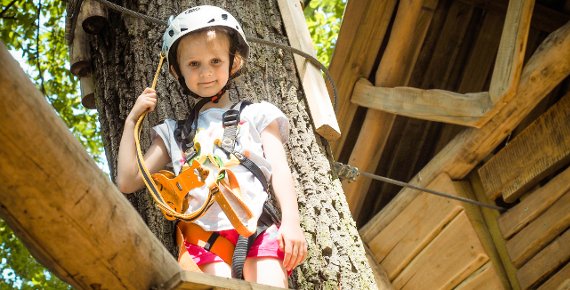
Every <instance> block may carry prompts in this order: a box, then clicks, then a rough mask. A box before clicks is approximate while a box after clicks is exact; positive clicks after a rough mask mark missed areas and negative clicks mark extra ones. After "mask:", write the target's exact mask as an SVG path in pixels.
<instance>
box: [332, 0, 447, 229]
mask: <svg viewBox="0 0 570 290" xmlns="http://www.w3.org/2000/svg"><path fill="white" fill-rule="evenodd" d="M423 2H424V1H420V0H416V1H405V2H401V3H400V4H399V6H398V12H397V14H396V19H395V20H394V23H393V26H392V32H391V34H390V40H389V41H388V44H387V47H386V50H385V52H384V54H383V55H382V60H381V61H380V65H379V67H378V70H377V71H376V81H375V85H377V86H386V87H392V86H396V85H402V84H405V83H406V82H407V80H408V78H409V76H410V74H411V71H412V69H413V66H414V62H415V59H417V56H418V53H419V50H420V49H421V44H422V42H423V39H425V36H426V33H427V29H428V28H429V23H430V21H425V22H423V23H421V24H423V25H424V26H423V27H420V26H419V25H418V24H419V23H418V19H419V15H421V14H422V13H425V14H428V15H432V14H433V11H434V8H435V7H436V6H437V2H438V0H429V1H426V3H423ZM411 44H414V45H411ZM394 118H395V116H394V115H392V114H388V113H384V112H381V111H375V110H368V112H367V113H366V118H365V120H364V123H363V124H362V127H361V129H360V133H359V135H358V137H357V141H356V144H355V146H354V148H353V150H352V153H351V155H350V158H349V164H351V165H353V166H356V167H358V168H360V169H361V170H364V171H368V172H374V171H375V169H376V166H377V165H378V162H379V160H380V156H381V153H382V151H383V148H384V146H385V145H386V141H387V140H388V136H389V135H390V129H391V127H392V124H393V123H394ZM370 140H373V141H372V142H370ZM369 186H370V180H369V179H363V178H360V179H358V180H356V181H355V182H352V183H348V182H343V188H344V191H345V194H346V199H347V201H348V204H349V207H350V210H351V212H352V215H353V216H354V218H355V220H358V216H359V214H360V209H361V208H362V203H363V202H364V198H363V196H364V194H365V193H366V191H367V190H368V187H369Z"/></svg>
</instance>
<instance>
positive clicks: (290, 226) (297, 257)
mask: <svg viewBox="0 0 570 290" xmlns="http://www.w3.org/2000/svg"><path fill="white" fill-rule="evenodd" d="M278 240H279V247H280V248H281V250H283V252H284V253H285V257H284V259H283V267H285V269H287V271H291V270H293V269H294V268H295V267H297V266H298V265H299V264H301V263H302V262H303V261H304V260H305V258H306V257H307V241H306V240H305V233H304V232H303V230H302V229H301V226H300V225H299V223H287V222H285V221H283V223H282V224H281V226H280V227H279V237H278Z"/></svg>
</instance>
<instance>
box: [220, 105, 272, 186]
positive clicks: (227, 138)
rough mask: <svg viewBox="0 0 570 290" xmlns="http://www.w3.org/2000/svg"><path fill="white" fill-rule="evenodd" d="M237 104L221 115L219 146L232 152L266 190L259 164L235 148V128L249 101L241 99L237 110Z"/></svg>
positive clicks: (266, 184)
mask: <svg viewBox="0 0 570 290" xmlns="http://www.w3.org/2000/svg"><path fill="white" fill-rule="evenodd" d="M237 104H238V103H236V104H234V105H233V106H232V108H231V109H229V110H227V111H226V112H225V113H224V114H223V115H222V125H223V126H224V134H223V137H222V142H221V143H222V144H221V146H220V148H221V149H222V150H223V151H224V152H225V153H226V154H228V155H230V154H233V155H234V156H235V157H236V158H237V159H238V160H239V162H240V164H241V165H243V166H244V167H245V168H247V169H248V170H249V171H250V172H251V173H252V174H253V175H254V176H255V177H256V178H257V180H259V182H261V185H262V186H263V189H265V190H266V191H267V190H268V188H269V184H268V182H267V179H266V178H265V175H264V174H263V172H262V171H261V169H260V168H259V166H257V164H255V163H254V162H253V161H251V160H250V159H249V158H247V157H246V156H245V155H243V154H241V153H240V152H238V151H236V150H235V143H236V139H237V130H238V125H239V122H240V114H241V111H242V110H243V109H244V108H245V107H246V106H248V105H250V104H251V102H248V101H242V102H241V105H240V109H239V110H236V109H234V108H233V107H235V106H236V105H237Z"/></svg>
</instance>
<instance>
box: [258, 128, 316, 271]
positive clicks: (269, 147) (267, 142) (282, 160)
mask: <svg viewBox="0 0 570 290" xmlns="http://www.w3.org/2000/svg"><path fill="white" fill-rule="evenodd" d="M261 142H262V143H263V151H264V153H265V156H266V157H267V159H268V160H269V163H270V164H271V168H272V174H271V175H272V176H273V178H271V184H272V185H273V190H274V192H275V197H276V198H277V201H278V202H279V206H280V207H281V215H282V217H281V227H280V228H279V234H280V238H279V245H280V247H281V248H282V249H283V251H284V252H285V258H284V259H283V266H284V267H285V268H286V269H287V270H288V271H290V270H292V269H293V268H295V267H296V266H297V265H299V264H300V263H301V262H303V260H304V259H305V258H306V257H307V242H306V240H305V234H304V232H303V229H301V226H300V218H299V207H298V206H297V193H296V192H295V187H294V184H293V176H292V175H291V170H290V169H289V165H288V163H287V156H286V155H285V149H284V148H283V143H281V137H280V134H279V125H278V124H277V121H273V122H271V124H269V125H268V126H267V127H266V128H265V130H263V131H262V132H261Z"/></svg>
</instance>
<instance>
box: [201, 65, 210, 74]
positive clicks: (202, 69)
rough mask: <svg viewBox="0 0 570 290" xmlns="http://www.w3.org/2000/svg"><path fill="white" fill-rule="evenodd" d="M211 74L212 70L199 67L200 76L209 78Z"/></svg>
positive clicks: (205, 66)
mask: <svg viewBox="0 0 570 290" xmlns="http://www.w3.org/2000/svg"><path fill="white" fill-rule="evenodd" d="M211 74H212V70H211V69H210V67H209V66H207V65H204V66H202V67H200V76H209V75H211Z"/></svg>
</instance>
